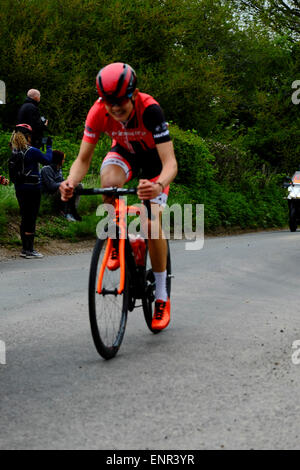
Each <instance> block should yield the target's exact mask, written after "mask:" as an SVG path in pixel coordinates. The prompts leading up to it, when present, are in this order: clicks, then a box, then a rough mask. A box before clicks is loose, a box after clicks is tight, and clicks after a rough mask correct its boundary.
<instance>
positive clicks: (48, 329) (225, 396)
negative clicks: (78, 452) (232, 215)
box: [0, 231, 300, 450]
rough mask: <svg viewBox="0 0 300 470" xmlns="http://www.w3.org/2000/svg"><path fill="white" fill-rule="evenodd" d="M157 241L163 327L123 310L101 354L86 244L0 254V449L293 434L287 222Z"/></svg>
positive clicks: (199, 443) (298, 368)
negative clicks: (163, 271) (164, 255)
mask: <svg viewBox="0 0 300 470" xmlns="http://www.w3.org/2000/svg"><path fill="white" fill-rule="evenodd" d="M171 247H172V256H173V267H174V269H173V270H174V273H175V275H176V278H175V280H174V281H173V295H172V323H171V325H170V327H169V328H168V329H167V330H166V331H164V332H163V333H162V334H160V335H157V336H154V335H152V334H151V333H150V332H149V331H148V330H147V328H146V325H145V323H144V319H143V316H142V312H141V310H140V309H139V310H136V311H134V312H132V313H131V314H130V315H129V319H128V326H127V330H126V334H125V339H124V342H123V345H122V347H121V350H120V352H119V354H118V356H117V357H116V358H115V359H114V360H112V361H108V362H106V361H104V360H103V359H101V358H100V357H99V356H98V354H97V352H96V350H95V349H94V345H93V343H92V339H91V335H90V330H89V322H88V315H87V280H88V268H89V259H90V253H86V254H79V255H75V256H74V255H73V256H50V257H47V258H44V259H43V260H23V259H18V260H10V261H3V262H1V263H0V299H1V313H0V340H2V341H4V342H5V343H6V365H1V364H0V400H1V401H0V422H1V426H0V449H122V450H126V449H138V450H139V449H159V450H161V449H165V450H168V449H185V450H187V449H299V448H300V423H299V413H300V403H299V386H300V365H297V364H296V363H295V364H294V363H293V361H292V354H293V353H295V354H296V353H297V351H296V350H293V348H292V345H293V343H294V342H295V341H296V340H300V302H299V279H300V275H299V273H300V233H289V232H287V231H286V232H284V231H281V232H266V233H258V234H250V235H242V236H235V237H220V238H211V239H206V240H205V245H204V248H203V250H201V251H185V244H184V242H173V243H172V244H171ZM298 349H300V346H299V347H298ZM299 357H300V355H299ZM296 358H297V354H296ZM294 362H295V361H294Z"/></svg>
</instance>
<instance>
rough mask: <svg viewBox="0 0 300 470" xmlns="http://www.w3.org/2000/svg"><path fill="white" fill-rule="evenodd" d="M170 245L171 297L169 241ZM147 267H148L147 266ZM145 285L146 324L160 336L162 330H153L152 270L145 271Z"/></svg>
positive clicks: (168, 277) (168, 282)
mask: <svg viewBox="0 0 300 470" xmlns="http://www.w3.org/2000/svg"><path fill="white" fill-rule="evenodd" d="M167 244H168V255H167V292H168V297H169V298H170V297H171V279H172V278H171V274H172V271H171V252H170V245H169V241H168V240H167ZM147 256H149V252H148V253H147ZM146 266H147V265H146ZM145 283H146V295H145V297H144V298H143V299H142V304H143V311H144V317H145V321H146V324H147V326H148V328H149V330H150V331H151V332H152V333H153V334H155V335H156V334H158V333H160V332H161V330H153V328H152V326H151V325H152V319H153V313H154V312H153V304H154V301H155V278H154V274H153V271H152V269H146V271H145Z"/></svg>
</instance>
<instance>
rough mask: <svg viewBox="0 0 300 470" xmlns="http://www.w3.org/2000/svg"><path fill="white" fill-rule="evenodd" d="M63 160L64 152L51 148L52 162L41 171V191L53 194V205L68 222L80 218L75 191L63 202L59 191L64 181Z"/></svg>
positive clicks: (77, 197)
mask: <svg viewBox="0 0 300 470" xmlns="http://www.w3.org/2000/svg"><path fill="white" fill-rule="evenodd" d="M64 161H65V154H64V153H63V152H60V151H59V150H53V154H52V163H51V164H50V165H47V166H44V167H43V168H42V171H41V177H42V192H43V193H44V194H49V195H52V196H53V198H54V204H55V206H57V207H58V210H59V212H61V213H62V215H63V216H64V217H65V218H66V219H67V220H68V221H69V222H76V221H80V220H82V219H81V217H80V215H78V213H77V209H76V206H77V205H78V202H79V196H78V195H76V191H75V193H74V196H73V197H72V198H71V199H70V200H69V201H68V202H63V201H62V200H61V194H60V191H59V187H60V185H61V183H62V181H64V177H63V174H62V166H63V164H64ZM80 187H82V185H81V184H80V185H79V186H78V188H80Z"/></svg>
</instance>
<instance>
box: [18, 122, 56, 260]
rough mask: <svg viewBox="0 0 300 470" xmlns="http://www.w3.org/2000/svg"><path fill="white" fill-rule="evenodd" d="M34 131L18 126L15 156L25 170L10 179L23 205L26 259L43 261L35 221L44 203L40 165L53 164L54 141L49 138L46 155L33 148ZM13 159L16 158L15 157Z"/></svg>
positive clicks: (23, 243)
mask: <svg viewBox="0 0 300 470" xmlns="http://www.w3.org/2000/svg"><path fill="white" fill-rule="evenodd" d="M31 136H32V128H31V126H29V125H28V124H18V125H17V126H16V128H15V131H14V132H13V133H12V136H11V139H10V147H11V149H12V156H13V155H15V156H20V155H21V156H22V159H21V160H22V164H23V166H22V171H20V169H19V168H18V170H16V171H15V173H14V176H13V177H12V175H10V179H11V180H12V182H13V183H14V185H15V190H16V196H17V199H18V203H19V206H20V214H21V226H20V235H21V240H22V245H23V249H22V252H21V254H20V256H22V257H23V258H26V259H34V258H43V255H42V254H41V253H39V252H38V251H36V250H34V236H35V228H36V219H37V216H38V213H39V208H40V203H41V175H40V171H39V163H41V164H43V165H45V164H49V163H50V162H51V161H52V140H51V139H50V138H48V141H47V145H46V146H47V151H46V153H45V154H43V153H42V152H41V151H40V150H39V149H37V148H35V147H32V146H31ZM12 158H13V157H12Z"/></svg>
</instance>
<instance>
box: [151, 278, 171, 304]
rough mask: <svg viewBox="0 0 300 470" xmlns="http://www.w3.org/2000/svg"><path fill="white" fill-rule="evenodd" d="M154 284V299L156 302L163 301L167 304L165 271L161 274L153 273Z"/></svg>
mask: <svg viewBox="0 0 300 470" xmlns="http://www.w3.org/2000/svg"><path fill="white" fill-rule="evenodd" d="M153 274H154V277H155V282H156V289H155V299H156V300H163V301H164V302H167V300H168V292H167V271H164V272H162V273H153Z"/></svg>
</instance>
